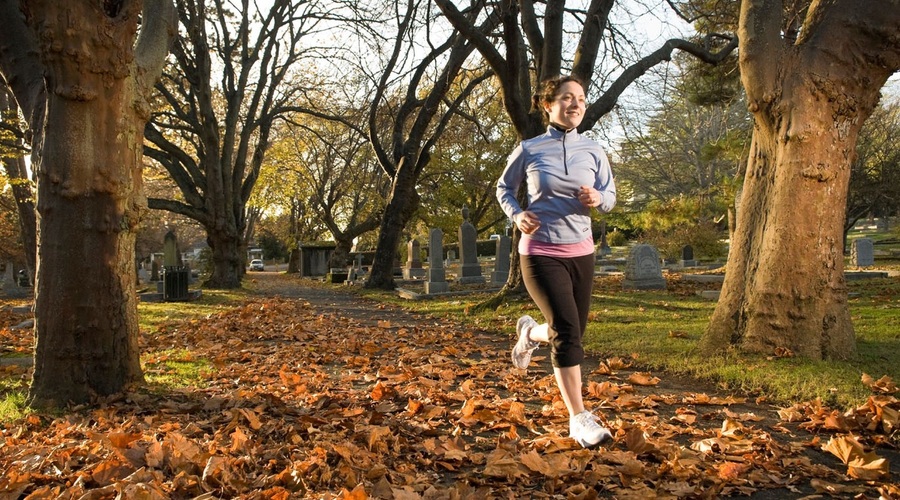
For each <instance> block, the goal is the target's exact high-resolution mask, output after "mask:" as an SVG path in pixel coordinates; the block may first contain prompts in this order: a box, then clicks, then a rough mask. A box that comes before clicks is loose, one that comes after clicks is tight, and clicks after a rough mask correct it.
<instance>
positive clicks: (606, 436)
mask: <svg viewBox="0 0 900 500" xmlns="http://www.w3.org/2000/svg"><path fill="white" fill-rule="evenodd" d="M569 437H570V438H572V439H574V440H575V442H576V443H578V444H580V445H581V447H582V448H584V449H586V450H592V449H594V448H599V447H600V446H603V445H604V444H606V443H609V442H610V441H612V435H611V434H609V433H606V434H604V435H603V437H601V438H600V441H597V442H596V443H594V444H590V443H588V442H587V441H582V440H580V439H578V438H576V437H573V436H569Z"/></svg>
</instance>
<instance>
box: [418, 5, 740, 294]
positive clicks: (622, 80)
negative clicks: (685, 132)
mask: <svg viewBox="0 0 900 500" xmlns="http://www.w3.org/2000/svg"><path fill="white" fill-rule="evenodd" d="M434 1H435V3H436V4H437V5H438V6H439V7H440V9H441V11H443V13H444V15H446V16H447V18H448V19H449V20H450V22H451V23H452V24H453V26H455V27H456V28H457V29H458V30H459V31H460V33H462V35H463V36H464V37H465V38H466V39H468V40H469V41H471V43H473V44H474V45H475V46H476V47H477V48H478V51H479V52H480V53H481V55H482V56H483V57H484V59H485V60H486V61H487V62H488V64H489V65H490V67H491V68H492V69H493V71H494V72H495V73H496V75H497V78H498V79H499V80H500V85H501V87H502V89H503V100H504V106H505V107H506V111H507V113H509V116H510V120H511V121H512V124H513V126H514V127H515V128H516V131H517V132H518V134H519V137H520V138H521V139H527V138H531V137H535V136H537V135H539V134H541V133H543V132H544V130H545V128H544V124H543V123H542V121H541V114H540V112H539V111H538V110H534V109H532V108H531V97H532V94H533V88H534V85H535V83H536V82H537V81H541V80H544V79H545V78H548V77H551V76H555V75H558V74H560V73H561V72H563V71H566V72H568V73H571V74H573V75H575V76H577V77H579V78H580V79H581V80H582V81H584V82H587V83H588V84H589V87H590V86H591V85H594V86H596V87H602V90H601V89H600V88H597V89H594V88H589V89H588V92H589V93H590V95H591V96H594V99H593V102H592V103H591V104H590V106H588V108H587V110H586V112H585V116H584V120H583V121H582V123H581V126H580V127H579V130H580V131H585V130H589V129H591V128H593V127H594V125H595V124H596V123H597V121H598V120H599V119H600V118H602V117H603V116H605V115H606V114H607V113H609V112H610V111H611V110H612V109H613V108H614V106H615V105H616V103H617V102H618V100H619V98H620V97H621V96H622V94H623V92H625V90H626V89H628V88H629V86H631V85H632V84H634V83H635V82H636V81H637V80H638V79H639V78H641V77H642V76H643V75H644V74H646V73H647V71H649V70H650V69H651V68H653V67H654V66H656V65H658V64H660V63H663V62H666V61H668V60H670V59H671V57H672V54H673V52H674V51H675V50H681V51H684V52H686V53H689V54H691V55H693V56H694V57H697V58H699V59H701V60H703V61H705V62H708V63H710V64H716V63H718V62H720V61H722V60H724V59H725V57H726V56H727V55H728V54H729V53H731V51H732V50H734V48H735V47H736V46H737V39H736V37H734V36H731V35H728V34H711V35H709V36H707V37H706V38H705V39H703V40H700V41H691V40H684V39H678V38H675V39H669V40H667V41H666V42H665V43H663V44H662V45H661V46H660V47H659V48H657V49H656V50H655V51H653V52H651V53H649V54H645V55H638V56H637V58H636V59H635V60H633V61H626V60H625V59H624V57H623V55H624V54H625V53H626V51H625V50H624V49H623V48H622V47H623V46H624V45H625V44H627V40H624V39H621V38H622V37H621V36H619V35H618V32H619V30H618V29H617V27H616V26H614V25H613V24H612V23H611V22H610V12H611V11H612V9H613V7H615V5H616V1H615V0H591V1H590V2H589V3H588V5H587V9H585V10H579V9H577V8H572V7H568V6H567V2H566V1H565V0H548V1H546V2H535V1H534V0H517V1H509V2H497V3H493V4H491V10H490V12H489V13H488V15H490V16H496V17H498V18H499V19H500V29H499V32H495V31H493V30H487V29H483V28H479V27H477V26H475V24H474V23H473V22H472V21H471V19H470V17H471V13H472V12H474V10H475V9H477V8H478V7H477V6H479V5H481V4H482V2H480V1H479V0H473V1H472V2H470V4H469V6H468V7H466V8H464V9H462V10H460V9H459V8H458V7H457V6H456V4H455V3H454V2H453V1H451V0H434ZM573 39H574V54H573V55H572V56H570V57H566V53H565V52H566V50H567V47H568V44H569V43H570V42H572V41H573ZM501 44H502V45H501ZM604 50H605V52H604ZM613 61H615V62H617V63H618V64H617V67H618V68H619V69H620V71H619V72H618V73H617V74H615V76H614V74H613V73H606V74H599V73H598V72H597V67H598V65H599V64H600V63H601V62H605V63H611V62H613ZM597 80H599V81H600V83H599V84H597V83H595V81H597ZM515 236H516V240H518V238H519V237H520V234H519V232H518V230H516V231H515ZM516 248H517V245H516V244H515V243H514V244H513V252H514V257H516V258H515V262H516V265H515V266H514V267H513V269H512V270H511V272H510V275H509V280H508V281H507V283H506V286H505V287H504V289H503V291H501V294H500V297H502V296H503V295H505V294H506V293H520V292H522V291H523V290H524V287H523V285H522V275H521V272H520V269H519V266H518V258H517V256H518V255H517V253H516ZM499 300H500V299H499V298H498V299H497V300H496V301H490V303H488V304H486V307H490V306H491V305H493V304H494V303H496V302H498V301H499Z"/></svg>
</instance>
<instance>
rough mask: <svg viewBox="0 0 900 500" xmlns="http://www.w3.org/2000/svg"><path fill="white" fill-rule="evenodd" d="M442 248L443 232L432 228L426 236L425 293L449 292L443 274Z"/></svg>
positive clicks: (445, 277)
mask: <svg viewBox="0 0 900 500" xmlns="http://www.w3.org/2000/svg"><path fill="white" fill-rule="evenodd" d="M442 248H444V232H443V231H441V229H440V228H434V229H432V230H431V233H430V234H429V235H428V281H426V282H425V293H426V294H432V293H444V292H446V291H447V290H449V286H448V285H447V276H446V274H445V272H444V260H443V259H442V258H441V257H442V256H441V249H442Z"/></svg>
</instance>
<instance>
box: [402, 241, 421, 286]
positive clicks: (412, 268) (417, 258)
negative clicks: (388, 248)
mask: <svg viewBox="0 0 900 500" xmlns="http://www.w3.org/2000/svg"><path fill="white" fill-rule="evenodd" d="M406 250H407V254H408V256H407V258H406V266H405V267H404V268H403V279H406V280H411V279H419V278H424V277H425V269H423V268H422V257H421V253H422V250H421V248H420V246H419V240H416V239H413V240H410V241H409V243H407V244H406Z"/></svg>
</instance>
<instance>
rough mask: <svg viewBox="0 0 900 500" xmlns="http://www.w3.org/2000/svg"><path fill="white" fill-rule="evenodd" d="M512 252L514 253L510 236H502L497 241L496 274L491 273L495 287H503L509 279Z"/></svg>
mask: <svg viewBox="0 0 900 500" xmlns="http://www.w3.org/2000/svg"><path fill="white" fill-rule="evenodd" d="M510 252H512V242H511V240H510V238H509V236H506V235H505V234H502V235H500V238H498V239H497V254H496V255H497V258H496V259H495V260H494V272H492V273H491V283H493V284H494V285H503V284H505V283H506V280H508V279H509V264H510Z"/></svg>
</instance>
